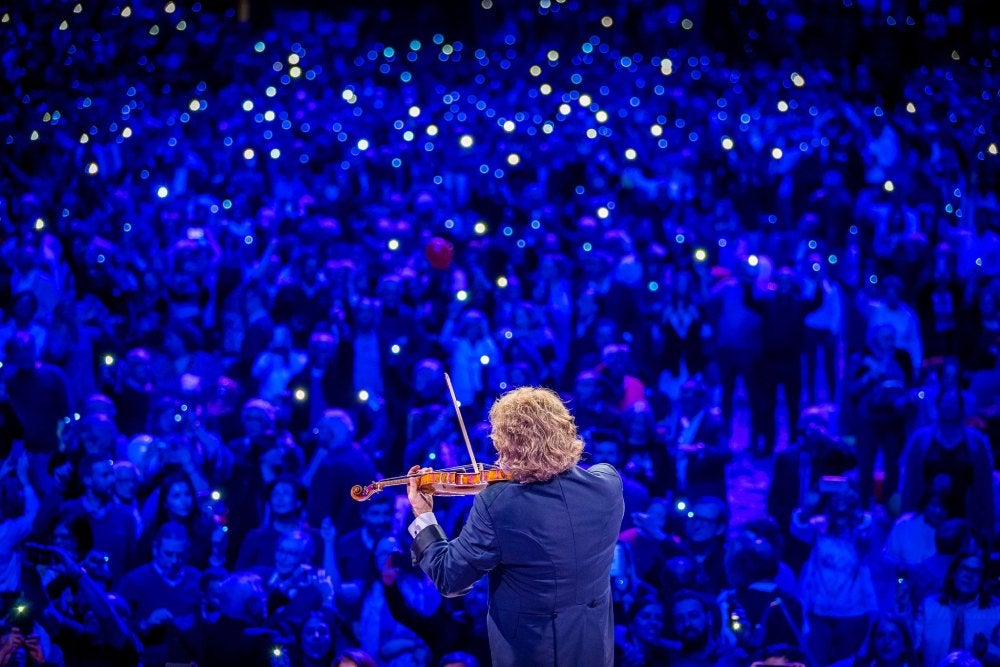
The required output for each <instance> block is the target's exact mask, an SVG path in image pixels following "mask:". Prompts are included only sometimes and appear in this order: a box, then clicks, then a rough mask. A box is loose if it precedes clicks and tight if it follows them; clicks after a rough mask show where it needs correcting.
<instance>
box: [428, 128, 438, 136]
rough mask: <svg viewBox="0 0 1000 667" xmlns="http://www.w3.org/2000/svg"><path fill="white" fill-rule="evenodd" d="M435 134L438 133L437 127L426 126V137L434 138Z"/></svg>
mask: <svg viewBox="0 0 1000 667" xmlns="http://www.w3.org/2000/svg"><path fill="white" fill-rule="evenodd" d="M437 133H438V126H437V125H428V126H427V136H430V137H436V136H437Z"/></svg>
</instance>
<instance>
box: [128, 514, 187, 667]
mask: <svg viewBox="0 0 1000 667" xmlns="http://www.w3.org/2000/svg"><path fill="white" fill-rule="evenodd" d="M188 548H189V541H188V534H187V530H186V529H185V528H184V526H183V525H182V524H180V523H177V522H175V521H168V522H167V523H164V524H162V525H161V526H158V528H157V532H156V537H155V539H154V541H153V560H152V561H150V562H148V563H146V564H144V565H140V566H139V567H138V568H136V569H134V570H132V571H131V572H129V573H127V574H126V575H125V576H124V577H122V579H121V581H119V582H118V584H117V586H116V587H115V590H116V591H117V592H118V594H119V595H121V597H122V599H123V600H125V602H127V603H128V605H129V608H130V609H131V614H130V616H131V618H132V622H133V627H134V628H135V630H136V634H137V635H138V636H139V638H140V639H141V640H142V645H143V651H142V660H143V662H144V663H145V664H147V665H160V664H164V663H166V662H181V661H185V660H193V659H195V658H197V657H199V656H198V653H199V648H200V647H198V642H197V640H196V639H195V638H194V637H192V632H193V631H194V630H195V625H196V621H197V619H198V617H199V614H200V612H201V597H202V594H201V586H200V584H201V572H199V571H198V570H197V569H195V568H194V567H191V566H190V565H188V564H187V552H188Z"/></svg>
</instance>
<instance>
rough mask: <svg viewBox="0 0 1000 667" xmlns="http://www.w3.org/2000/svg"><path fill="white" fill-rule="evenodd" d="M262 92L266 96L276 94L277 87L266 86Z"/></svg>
mask: <svg viewBox="0 0 1000 667" xmlns="http://www.w3.org/2000/svg"><path fill="white" fill-rule="evenodd" d="M264 94H265V95H267V96H268V97H274V96H275V95H277V94H278V89H277V88H275V87H274V86H268V87H267V88H265V89H264Z"/></svg>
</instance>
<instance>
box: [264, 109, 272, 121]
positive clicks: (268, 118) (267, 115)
mask: <svg viewBox="0 0 1000 667" xmlns="http://www.w3.org/2000/svg"><path fill="white" fill-rule="evenodd" d="M264 120H266V121H267V122H269V123H270V122H271V121H272V120H274V112H273V111H271V110H270V109H268V110H267V111H265V112H264Z"/></svg>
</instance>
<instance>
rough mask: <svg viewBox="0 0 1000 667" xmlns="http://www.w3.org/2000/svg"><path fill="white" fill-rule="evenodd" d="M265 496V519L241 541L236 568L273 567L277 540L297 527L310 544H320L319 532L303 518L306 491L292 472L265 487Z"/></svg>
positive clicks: (307, 496) (306, 497)
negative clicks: (305, 535) (304, 534)
mask: <svg viewBox="0 0 1000 667" xmlns="http://www.w3.org/2000/svg"><path fill="white" fill-rule="evenodd" d="M267 499H268V504H267V519H266V520H265V522H264V523H262V524H261V525H260V526H258V527H256V528H254V529H253V530H252V531H250V533H249V534H248V535H247V536H246V539H245V540H243V544H242V545H241V547H240V554H239V557H238V558H237V559H236V568H237V569H238V570H246V569H249V568H252V567H261V566H263V567H273V566H274V554H275V552H276V551H277V546H278V543H279V542H280V541H281V539H282V538H283V537H284V536H285V535H288V534H290V533H292V532H293V531H296V530H298V531H302V532H304V533H307V534H308V535H309V537H310V538H311V540H312V543H313V544H320V539H321V538H320V535H319V533H318V532H317V531H316V530H315V529H314V528H312V527H310V526H309V524H308V522H307V521H306V520H305V516H304V510H305V506H306V503H307V502H308V500H309V492H308V490H307V489H306V487H304V486H303V485H302V483H301V482H299V480H297V479H296V478H295V477H293V476H291V475H285V476H282V477H279V478H278V479H276V480H274V481H273V482H272V483H271V484H270V485H269V486H268V488H267ZM314 560H315V559H314Z"/></svg>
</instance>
